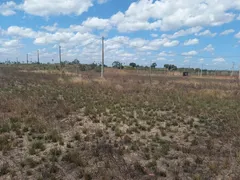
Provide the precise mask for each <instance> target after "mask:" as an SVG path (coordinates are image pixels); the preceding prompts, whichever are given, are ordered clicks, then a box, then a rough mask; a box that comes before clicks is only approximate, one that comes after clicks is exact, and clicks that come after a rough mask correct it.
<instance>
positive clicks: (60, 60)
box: [59, 46, 62, 65]
mask: <svg viewBox="0 0 240 180" xmlns="http://www.w3.org/2000/svg"><path fill="white" fill-rule="evenodd" d="M59 62H60V65H61V64H62V50H61V46H59Z"/></svg>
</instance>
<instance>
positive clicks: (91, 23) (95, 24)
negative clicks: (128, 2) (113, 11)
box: [82, 17, 111, 30]
mask: <svg viewBox="0 0 240 180" xmlns="http://www.w3.org/2000/svg"><path fill="white" fill-rule="evenodd" d="M82 25H83V26H84V27H87V28H96V29H106V30H107V29H110V28H111V25H110V23H109V20H108V19H99V18H97V17H93V18H88V19H87V20H86V21H84V22H83V23H82Z"/></svg>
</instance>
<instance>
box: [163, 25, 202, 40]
mask: <svg viewBox="0 0 240 180" xmlns="http://www.w3.org/2000/svg"><path fill="white" fill-rule="evenodd" d="M202 29H203V28H202V27H200V26H197V27H192V28H189V29H186V30H180V31H177V32H175V33H174V34H172V35H168V34H163V35H162V38H170V39H175V38H178V37H182V36H187V35H191V34H194V33H198V32H199V31H201V30H202Z"/></svg>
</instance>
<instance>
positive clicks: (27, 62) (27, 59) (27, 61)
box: [27, 54, 28, 64]
mask: <svg viewBox="0 0 240 180" xmlns="http://www.w3.org/2000/svg"><path fill="white" fill-rule="evenodd" d="M27 64H28V54H27Z"/></svg>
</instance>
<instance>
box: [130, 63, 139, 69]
mask: <svg viewBox="0 0 240 180" xmlns="http://www.w3.org/2000/svg"><path fill="white" fill-rule="evenodd" d="M129 66H132V67H133V68H135V67H137V64H136V63H134V62H131V63H130V64H129Z"/></svg>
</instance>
